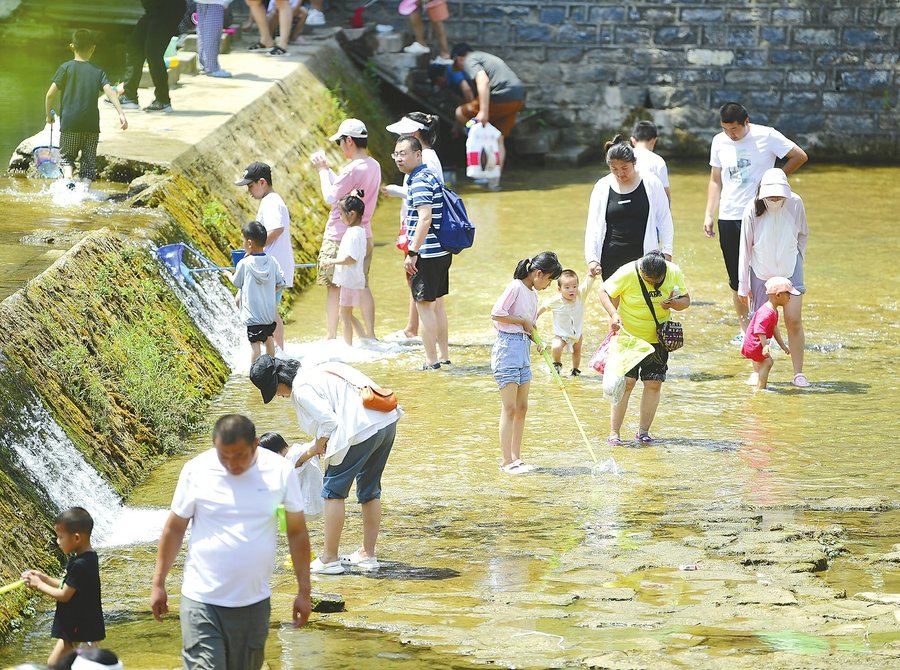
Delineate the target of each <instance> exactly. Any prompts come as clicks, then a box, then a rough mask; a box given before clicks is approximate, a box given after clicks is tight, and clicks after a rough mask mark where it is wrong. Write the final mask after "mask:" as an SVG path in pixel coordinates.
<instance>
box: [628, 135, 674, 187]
mask: <svg viewBox="0 0 900 670" xmlns="http://www.w3.org/2000/svg"><path fill="white" fill-rule="evenodd" d="M657 139H659V134H658V132H657V130H656V124H655V123H653V121H638V122H637V123H636V124H635V125H634V130H633V131H632V133H631V144H632V146H633V147H634V159H635V164H634V167H635V169H637V171H638V172H644V173H647V172H649V173H650V174H653V175H656V178H657V179H659V180H660V181H661V182H662V185H663V188H665V189H666V197H667V198H668V199H669V205H671V204H672V191H671V189H670V188H669V168H668V166H667V165H666V159H665V158H663V157H662V156H660V155H659V154H657V153H654V149H656V140H657Z"/></svg>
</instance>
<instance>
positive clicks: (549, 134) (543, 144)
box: [515, 126, 559, 156]
mask: <svg viewBox="0 0 900 670" xmlns="http://www.w3.org/2000/svg"><path fill="white" fill-rule="evenodd" d="M516 128H518V126H516ZM558 139H559V129H557V128H540V129H538V130H537V131H536V132H534V133H528V134H524V133H523V134H520V133H516V135H515V151H516V153H518V154H525V155H530V156H534V155H544V154H546V153H548V152H549V151H552V150H553V148H554V147H555V146H556V143H557V141H558Z"/></svg>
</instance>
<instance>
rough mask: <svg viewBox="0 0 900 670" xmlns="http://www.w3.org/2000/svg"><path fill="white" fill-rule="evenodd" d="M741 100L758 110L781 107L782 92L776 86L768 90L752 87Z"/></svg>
mask: <svg viewBox="0 0 900 670" xmlns="http://www.w3.org/2000/svg"><path fill="white" fill-rule="evenodd" d="M741 100H742V101H743V102H744V104H746V105H747V106H748V107H750V108H751V109H754V110H756V111H757V112H758V111H759V110H761V109H766V110H770V109H771V110H777V109H781V92H780V90H779V89H776V88H771V89H766V90H760V89H758V88H753V89H750V90H749V91H748V92H747V93H746V94H745V95H744V96H743V97H742V98H741Z"/></svg>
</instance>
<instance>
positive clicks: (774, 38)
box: [759, 26, 787, 46]
mask: <svg viewBox="0 0 900 670" xmlns="http://www.w3.org/2000/svg"><path fill="white" fill-rule="evenodd" d="M759 38H760V40H762V41H763V42H768V43H769V44H770V45H772V46H778V45H781V44H786V43H787V31H786V30H785V29H784V28H775V27H774V26H762V27H761V28H760V29H759Z"/></svg>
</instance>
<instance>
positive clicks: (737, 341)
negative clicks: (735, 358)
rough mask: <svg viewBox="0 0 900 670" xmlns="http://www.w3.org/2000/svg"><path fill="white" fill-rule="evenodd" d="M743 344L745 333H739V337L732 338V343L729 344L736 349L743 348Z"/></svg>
mask: <svg viewBox="0 0 900 670" xmlns="http://www.w3.org/2000/svg"><path fill="white" fill-rule="evenodd" d="M743 343H744V334H743V333H738V334H737V335H735V336H734V337H732V338H731V341H730V342H729V344H731V345H733V346H735V347H739V346H741V345H742V344H743Z"/></svg>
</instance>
